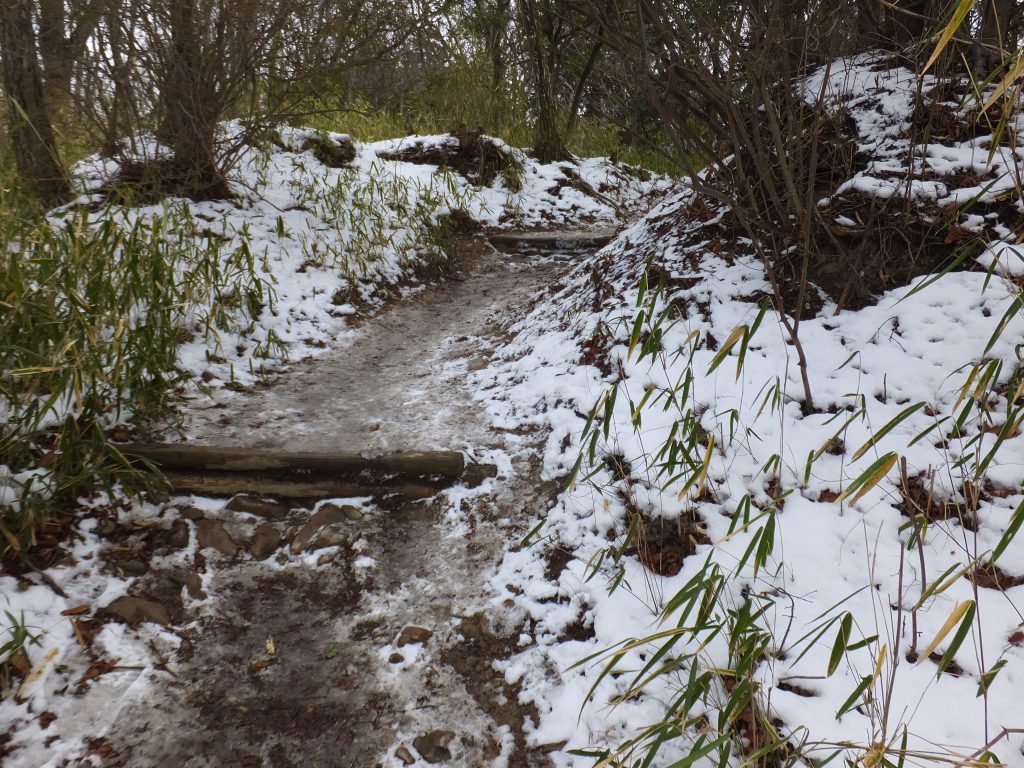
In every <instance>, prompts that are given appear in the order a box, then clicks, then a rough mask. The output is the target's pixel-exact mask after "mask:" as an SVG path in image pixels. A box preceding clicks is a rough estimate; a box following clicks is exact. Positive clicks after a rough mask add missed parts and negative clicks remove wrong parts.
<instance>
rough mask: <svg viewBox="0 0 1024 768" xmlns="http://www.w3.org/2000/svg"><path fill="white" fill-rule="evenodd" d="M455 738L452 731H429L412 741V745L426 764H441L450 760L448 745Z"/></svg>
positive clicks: (450, 754)
mask: <svg viewBox="0 0 1024 768" xmlns="http://www.w3.org/2000/svg"><path fill="white" fill-rule="evenodd" d="M454 738H455V734H454V733H453V732H452V731H431V732H430V733H425V734H423V735H422V736H417V737H416V738H415V739H413V740H412V745H413V746H414V747H415V748H416V751H417V752H419V753H420V756H421V757H422V758H423V759H424V760H426V761H427V762H428V763H443V762H446V761H448V760H451V759H452V753H451V750H450V749H448V744H449V743H450V742H451V740H452V739H454Z"/></svg>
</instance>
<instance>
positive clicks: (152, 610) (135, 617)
mask: <svg viewBox="0 0 1024 768" xmlns="http://www.w3.org/2000/svg"><path fill="white" fill-rule="evenodd" d="M103 613H104V614H106V615H108V616H114V617H116V618H119V619H121V620H122V621H124V622H125V623H127V624H132V625H136V624H141V623H142V622H144V621H150V622H152V623H154V624H160V625H162V626H165V627H167V626H170V623H171V617H170V616H169V615H168V614H167V609H166V608H164V607H163V606H162V605H160V603H157V602H155V601H153V600H144V599H143V598H141V597H119V598H117V600H115V601H114V602H112V603H111V604H110V605H108V606H107V607H106V608H104V609H103Z"/></svg>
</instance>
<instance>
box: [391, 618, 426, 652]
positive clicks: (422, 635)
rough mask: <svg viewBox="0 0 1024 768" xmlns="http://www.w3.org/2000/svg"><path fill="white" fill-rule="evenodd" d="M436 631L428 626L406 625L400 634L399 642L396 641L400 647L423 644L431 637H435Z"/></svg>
mask: <svg viewBox="0 0 1024 768" xmlns="http://www.w3.org/2000/svg"><path fill="white" fill-rule="evenodd" d="M433 635H434V631H433V630H432V629H427V628H426V627H417V626H413V625H412V624H410V625H408V626H406V627H404V628H403V629H402V631H401V633H400V634H399V635H398V642H397V643H395V645H397V646H398V647H399V648H401V647H402V646H405V645H414V644H417V643H418V644H420V645H423V644H424V643H426V642H427V640H429V639H430V638H431V637H433Z"/></svg>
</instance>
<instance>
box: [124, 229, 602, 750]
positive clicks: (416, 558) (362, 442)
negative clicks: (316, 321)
mask: <svg viewBox="0 0 1024 768" xmlns="http://www.w3.org/2000/svg"><path fill="white" fill-rule="evenodd" d="M502 247H503V248H510V246H509V244H507V243H506V244H503V245H502ZM589 247H595V246H589ZM531 248H532V249H531ZM545 248H546V249H541V248H540V247H539V246H531V247H530V248H527V249H511V250H512V252H506V253H497V252H491V251H489V252H487V253H482V254H481V255H479V257H478V258H476V259H475V260H474V261H473V262H472V263H471V264H469V265H467V266H466V267H465V269H464V273H463V274H462V275H461V276H459V277H457V278H456V279H452V280H449V281H446V282H444V283H442V284H440V285H437V286H434V287H432V288H429V289H426V290H424V291H422V292H421V293H420V294H419V295H417V296H415V297H412V298H410V299H408V300H405V301H401V302H397V303H396V304H394V305H393V306H392V307H390V308H389V309H387V310H385V311H384V312H382V313H381V314H380V315H379V316H378V317H376V318H373V319H372V320H369V321H367V322H366V323H364V324H363V325H362V326H361V327H359V328H356V329H354V330H353V331H352V332H351V333H350V334H349V335H348V337H346V338H343V339H340V340H339V342H338V345H337V347H336V348H334V349H331V350H329V351H327V352H326V353H324V354H323V355H322V356H320V357H319V358H316V359H314V360H310V361H307V362H305V363H301V364H297V365H295V366H293V368H292V370H291V371H289V372H287V374H286V375H285V376H284V377H283V378H282V380H281V381H280V382H279V383H277V384H275V385H273V386H270V387H264V388H258V389H257V390H254V391H252V392H242V393H239V392H222V393H220V395H219V396H218V398H217V399H216V400H215V401H214V402H212V403H209V402H207V403H205V404H204V406H203V407H199V403H198V402H197V404H196V407H193V408H191V409H189V410H188V411H187V412H186V414H185V417H186V418H185V422H184V425H183V432H184V437H185V442H184V443H183V445H188V446H189V448H187V449H185V448H170V447H159V448H154V447H152V446H150V447H140V446H136V447H135V448H136V452H137V454H138V455H148V456H149V457H150V458H151V459H153V460H155V461H157V462H158V463H160V464H161V465H162V466H164V467H165V469H167V471H169V472H170V473H171V474H172V481H174V477H173V476H174V475H177V481H176V484H177V485H178V486H179V489H181V488H186V487H194V488H196V489H197V490H202V488H203V486H202V485H201V483H204V482H206V483H208V482H215V483H223V482H227V481H229V480H230V481H233V482H234V481H238V480H239V478H240V477H244V479H245V480H246V482H251V481H253V480H256V479H259V478H262V479H263V480H265V481H267V482H272V483H280V484H295V483H298V484H302V483H306V484H307V487H306V490H305V491H304V492H303V493H307V492H308V491H309V486H308V484H309V483H321V482H323V483H327V484H328V485H329V484H330V483H336V484H339V485H338V487H335V488H331V487H327V486H324V487H321V488H317V489H315V490H316V493H315V494H314V495H319V494H321V492H322V493H323V495H329V496H335V495H341V496H346V497H352V496H355V497H356V498H347V499H344V500H338V501H337V502H336V503H335V504H333V505H323V504H320V505H317V506H314V504H313V503H312V502H306V501H302V500H301V499H291V500H288V499H285V500H284V503H283V504H278V506H277V507H275V508H273V509H269V511H268V512H267V516H265V517H263V518H260V517H257V516H254V515H253V514H250V512H251V511H252V510H254V509H255V510H259V505H258V504H256V505H255V506H254V505H253V504H251V503H250V504H237V503H236V501H237V499H236V500H234V501H232V502H231V503H228V504H221V503H218V502H211V501H203V502H200V501H198V500H197V501H191V502H190V501H189V499H188V497H186V498H185V499H179V500H176V502H175V503H176V504H177V506H178V507H179V508H180V509H181V514H182V515H183V516H185V515H186V513H187V514H188V519H189V520H190V521H194V522H190V523H189V525H191V526H195V529H196V532H197V535H198V536H199V545H200V550H199V552H198V554H196V556H195V562H192V563H190V567H191V568H192V569H193V572H192V573H191V574H189V573H188V572H187V571H185V572H182V573H181V574H180V576H178V577H177V578H180V579H181V581H178V582H176V584H178V585H179V586H177V587H174V590H176V591H165V592H164V593H163V594H165V595H177V597H176V598H175V599H177V600H178V601H179V602H177V603H175V604H173V605H169V606H168V610H169V612H170V615H171V620H172V622H173V623H174V624H175V625H176V626H178V627H185V628H184V629H181V630H179V631H181V632H182V634H183V637H184V638H185V640H184V643H183V645H182V647H181V648H180V649H179V650H178V651H177V652H176V653H170V654H168V658H167V659H166V672H161V671H159V670H157V671H154V672H152V674H151V675H150V677H149V678H148V686H149V687H148V688H147V685H144V684H141V683H140V684H139V685H132V686H130V687H129V688H128V689H127V690H126V691H125V693H124V701H123V702H122V703H121V707H120V715H119V717H118V718H117V721H116V723H115V724H114V726H113V728H112V729H111V731H110V732H109V733H108V734H106V742H105V745H106V749H108V750H109V755H110V757H109V758H108V760H107V761H106V762H105V763H104V764H105V765H121V766H132V767H133V768H135V767H137V766H164V765H182V766H213V765H252V766H313V765H319V766H332V767H339V768H368V767H371V766H378V765H379V766H402V765H407V764H412V763H416V764H419V765H423V764H424V762H425V763H434V764H444V765H448V766H457V767H463V766H464V767H466V768H469V767H470V766H474V767H475V766H488V765H509V766H515V767H516V768H528V767H530V766H534V767H536V768H540V767H541V766H543V767H545V768H546V767H547V766H550V765H551V764H552V763H551V758H550V755H549V754H548V753H549V752H550V751H551V750H552V749H555V748H556V745H533V746H528V745H527V740H526V737H525V723H526V722H527V721H528V720H529V719H530V718H531V717H532V716H533V715H534V713H533V712H532V711H531V709H530V707H529V705H525V704H522V703H520V702H519V698H518V695H517V694H518V692H517V690H516V689H515V687H514V686H512V685H510V684H509V683H508V682H507V681H506V680H505V677H504V675H503V673H501V672H500V671H498V670H497V669H496V667H495V662H497V661H500V660H501V659H504V658H507V657H508V656H510V655H511V654H513V653H515V652H516V650H517V649H518V648H519V647H520V631H521V628H520V627H519V625H518V624H517V623H516V622H515V621H514V620H510V618H511V617H508V616H505V615H503V609H502V608H501V607H500V603H495V602H494V596H495V593H494V592H493V591H492V587H491V586H490V585H489V580H490V579H491V577H492V576H493V574H494V572H495V569H496V567H497V566H498V564H499V563H500V561H501V558H502V556H503V553H504V551H505V549H506V548H507V547H508V546H511V545H514V544H515V543H516V542H517V541H519V540H520V539H521V537H522V536H523V535H524V533H525V532H526V530H527V528H528V526H529V525H530V522H531V521H532V520H535V519H536V517H537V516H539V515H541V514H543V513H544V512H546V511H547V508H548V505H549V504H550V503H551V501H552V499H553V497H554V495H555V494H556V493H557V491H558V490H559V489H560V486H559V484H558V483H557V482H556V481H548V482H543V481H542V479H541V477H540V463H541V461H540V456H541V455H542V451H541V446H542V444H543V441H544V439H545V435H542V434H520V433H515V432H507V431H502V430H499V429H495V428H492V426H491V424H490V420H489V418H488V416H487V414H486V413H485V411H484V409H483V406H482V405H480V404H479V403H478V402H477V401H476V400H475V398H474V397H473V392H472V391H471V389H470V386H469V384H468V383H467V381H468V378H469V377H468V374H470V373H471V372H472V371H474V370H478V369H480V368H483V367H485V366H486V365H487V364H488V361H489V358H490V356H491V354H492V353H493V352H494V351H495V350H496V349H497V348H498V347H499V346H500V344H501V343H502V341H503V340H505V339H506V338H507V335H508V333H509V327H510V325H511V324H512V323H513V322H514V320H516V319H517V318H519V317H521V316H522V315H523V314H524V313H525V312H527V311H528V310H529V309H530V307H532V306H533V304H534V303H535V302H536V300H537V298H538V296H539V295H540V294H541V292H542V291H543V289H544V288H545V287H546V286H548V285H550V284H552V283H553V282H555V281H556V280H557V279H558V278H559V277H560V276H561V275H562V274H563V273H564V272H565V271H566V270H567V269H568V268H569V267H570V266H571V264H572V262H573V259H574V254H573V253H572V249H571V248H570V249H568V250H566V249H565V248H564V247H563V246H555V245H552V244H550V243H547V244H545ZM552 248H554V250H552ZM577 255H578V254H577ZM223 446H233V448H231V449H229V450H225V449H224V448H223ZM410 448H416V449H418V450H419V451H422V452H425V453H418V454H414V455H410V454H408V453H403V452H404V451H407V450H409V449H410ZM300 449H301V450H300ZM396 452H398V453H397V454H396ZM367 457H370V459H369V460H368V459H367ZM373 457H376V458H373ZM374 462H376V463H374ZM424 462H426V464H424ZM428 465H429V466H428ZM486 465H495V466H494V468H493V469H492V468H489V467H487V466H486ZM473 467H476V468H477V469H472V468H473ZM420 470H426V471H424V472H422V473H420ZM417 473H420V474H417ZM474 473H476V475H475V476H474ZM487 475H496V476H495V477H487ZM204 478H205V479H204ZM210 478H215V480H213V481H211V480H210ZM453 482H454V485H453ZM347 484H351V487H347ZM360 484H361V487H357V486H360ZM374 484H376V485H377V486H389V489H390V490H393V489H394V487H395V485H402V486H422V487H421V488H420V491H421V493H419V494H417V493H407V494H404V495H402V494H396V493H389V492H384V493H376V492H374V493H368V492H367V491H374V490H375V489H374V488H372V487H367V486H368V485H369V486H373V485H374ZM343 485H344V486H346V487H342V486H343ZM474 485H475V486H476V487H473V486H474ZM440 486H452V487H451V488H450V489H448V490H445V491H443V492H439V491H438V487H440ZM235 488H237V485H236V486H235ZM214 490H218V489H216V488H215V489H214ZM219 490H220V491H221V492H223V493H230V492H232V490H233V488H228V487H222V488H220V489H219ZM249 490H255V491H257V492H260V493H266V494H268V495H275V494H276V495H278V496H280V495H288V494H282V493H281V491H282V489H281V488H280V487H274V488H271V487H269V486H260V487H254V488H250V489H249ZM376 490H377V491H380V490H381V489H380V488H379V487H378V488H377V489H376ZM406 490H407V491H408V490H410V488H409V487H407V488H406ZM334 491H339V492H340V493H335V492H334ZM206 492H207V493H208V492H209V491H206ZM298 495H299V496H301V494H298ZM417 495H420V496H424V497H426V498H422V499H419V500H417V498H416V496H417ZM257 501H258V500H257ZM189 504H192V505H198V507H199V508H198V509H197V508H196V507H195V506H192V507H190V506H188V505H189ZM204 536H205V538H204ZM268 542H269V543H268ZM278 542H280V543H279V544H278ZM321 545H323V546H325V547H327V548H325V549H318V547H320V546H321ZM328 545H330V546H328ZM218 547H219V549H218ZM275 547H276V549H275ZM250 553H252V554H250ZM257 553H258V554H257ZM268 553H269V554H268ZM261 558H264V559H261ZM144 578H147V577H144ZM186 579H188V581H189V584H190V585H193V586H196V587H197V589H196V590H195V591H194V593H193V592H189V591H188V590H186V595H185V597H184V598H182V597H181V589H180V584H181V583H182V581H184V580H186ZM158 586H159V585H158V584H156V583H154V589H155V588H157V587H158ZM182 600H183V602H182ZM140 690H141V691H143V693H142V694H138V693H136V694H134V695H133V691H140Z"/></svg>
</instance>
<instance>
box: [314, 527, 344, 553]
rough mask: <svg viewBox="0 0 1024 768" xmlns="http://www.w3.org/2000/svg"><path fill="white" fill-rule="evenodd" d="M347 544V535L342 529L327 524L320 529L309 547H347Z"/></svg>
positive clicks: (315, 548)
mask: <svg viewBox="0 0 1024 768" xmlns="http://www.w3.org/2000/svg"><path fill="white" fill-rule="evenodd" d="M348 545H349V535H348V534H347V533H345V532H344V531H341V530H338V529H337V528H335V527H334V526H328V527H327V528H324V529H323V531H321V533H320V535H319V536H317V537H316V541H314V542H313V544H312V545H311V546H310V549H312V550H317V549H327V547H347V546H348Z"/></svg>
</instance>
